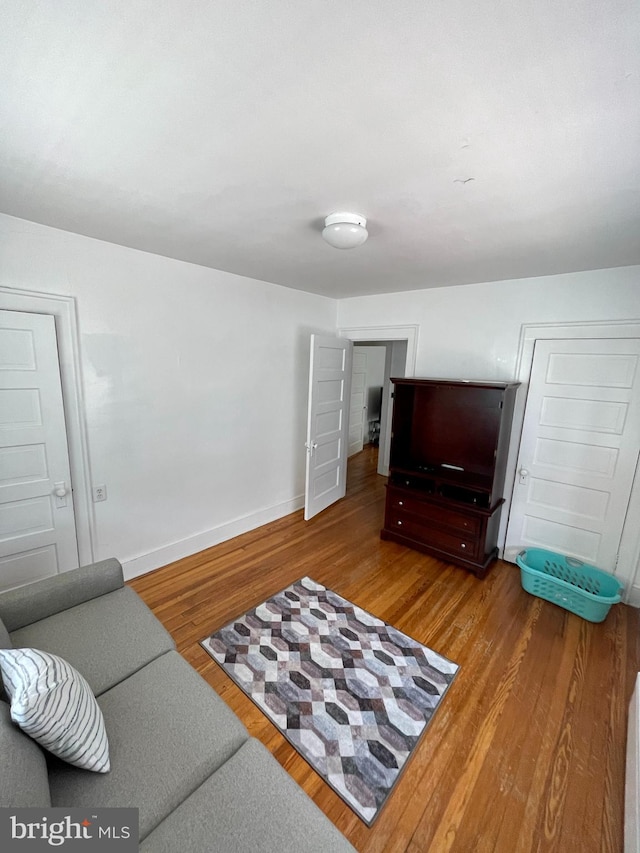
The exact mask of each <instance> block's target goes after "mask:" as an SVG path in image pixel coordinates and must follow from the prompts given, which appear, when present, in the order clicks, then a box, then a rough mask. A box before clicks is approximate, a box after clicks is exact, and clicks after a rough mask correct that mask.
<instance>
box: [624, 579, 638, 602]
mask: <svg viewBox="0 0 640 853" xmlns="http://www.w3.org/2000/svg"><path fill="white" fill-rule="evenodd" d="M626 603H627V604H630V605H631V606H632V607H640V586H638V584H633V586H631V587H629V595H628V596H627V601H626Z"/></svg>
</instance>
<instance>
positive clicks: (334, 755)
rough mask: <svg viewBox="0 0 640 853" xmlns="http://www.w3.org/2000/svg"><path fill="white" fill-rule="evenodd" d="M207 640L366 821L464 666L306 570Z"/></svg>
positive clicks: (209, 648)
mask: <svg viewBox="0 0 640 853" xmlns="http://www.w3.org/2000/svg"><path fill="white" fill-rule="evenodd" d="M201 644H202V646H203V648H204V649H205V650H206V651H207V652H209V654H210V655H211V656H212V657H213V659H214V660H215V661H217V662H218V663H219V664H220V666H222V667H223V669H224V670H225V672H227V673H228V675H229V676H230V677H231V678H232V679H233V680H234V681H235V682H236V684H237V685H238V686H239V687H240V688H241V689H242V690H243V691H244V692H245V693H246V694H247V696H249V697H250V698H251V699H252V700H253V701H254V702H255V704H256V705H257V706H258V707H259V708H260V709H261V710H262V711H263V712H264V713H265V714H266V715H267V717H269V719H270V720H271V721H272V722H273V723H275V725H276V726H277V727H278V728H279V729H280V731H281V732H282V733H283V734H284V736H285V737H286V738H287V739H288V740H289V741H290V743H291V744H292V745H293V746H294V747H295V748H296V749H297V750H298V752H299V753H300V754H301V755H302V756H303V757H304V758H305V759H306V761H308V762H309V764H310V765H311V766H312V767H313V768H314V770H316V771H317V772H318V773H319V774H320V776H321V777H322V778H323V779H324V780H325V781H326V782H327V783H328V784H329V785H330V786H331V787H332V788H333V789H334V791H335V792H336V793H337V794H338V795H339V796H340V797H342V799H343V800H344V801H345V802H346V803H347V804H348V805H349V806H350V807H351V808H352V809H353V810H354V811H355V813H356V814H357V815H358V816H359V817H360V818H361V819H362V820H363V821H364V822H365V823H366V824H367V825H368V826H370V825H371V824H372V823H373V821H374V820H375V818H376V817H377V815H378V813H379V811H380V808H381V807H382V805H383V804H384V802H385V800H386V799H387V797H388V796H389V794H390V793H391V790H392V789H393V787H394V785H395V783H396V782H397V781H398V778H399V776H400V773H401V771H402V769H403V768H404V766H405V765H406V762H407V760H408V758H409V756H410V755H411V753H412V752H413V750H414V749H415V748H416V745H417V744H418V741H419V740H420V737H421V735H422V734H423V733H424V731H425V729H426V726H427V724H428V723H429V721H430V720H431V718H432V716H433V714H434V711H435V709H436V708H437V706H438V704H439V703H440V701H441V700H442V698H443V696H444V694H445V693H446V691H447V688H448V687H449V685H450V684H451V682H452V680H453V678H454V676H455V674H456V672H457V669H458V666H457V665H456V664H455V663H452V662H451V661H450V660H447V658H445V657H442V655H439V654H437V653H436V652H434V651H432V650H431V649H429V648H427V647H426V646H423V645H422V644H421V643H418V642H416V641H415V640H412V639H411V638H410V637H407V636H406V635H405V634H402V633H401V632H400V631H397V630H396V629H395V628H393V627H391V625H388V624H387V623H386V622H383V621H382V620H381V619H377V618H376V617H375V616H372V615H371V614H370V613H367V612H366V611H365V610H362V609H361V608H360V607H357V606H356V605H355V604H352V603H351V602H350V601H347V600H346V599H344V598H342V597H341V596H339V595H337V594H336V593H335V592H332V591H331V590H330V589H326V588H325V587H324V586H322V585H321V584H319V583H316V582H315V581H313V580H311V579H310V578H307V577H305V578H302V579H301V580H299V581H297V582H296V583H294V584H292V585H291V586H290V587H288V588H287V589H284V590H282V592H279V593H278V594H277V595H274V596H273V597H272V598H270V599H269V600H268V601H265V602H264V603H263V604H261V605H260V606H259V607H256V608H255V609H254V610H251V611H249V612H248V613H245V614H244V616H240V617H239V618H238V619H234V620H233V622H230V623H229V624H228V625H226V626H225V627H224V628H221V629H220V630H219V631H216V632H215V633H214V634H212V635H211V636H210V637H207V638H206V639H205V640H202V641H201Z"/></svg>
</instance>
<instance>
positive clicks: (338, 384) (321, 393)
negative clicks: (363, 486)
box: [304, 335, 353, 520]
mask: <svg viewBox="0 0 640 853" xmlns="http://www.w3.org/2000/svg"><path fill="white" fill-rule="evenodd" d="M352 352H353V344H352V343H351V341H349V340H347V339H346V338H328V337H323V336H320V335H311V356H310V359H309V411H308V419H307V441H306V444H305V446H306V449H307V471H306V482H305V505H304V517H305V519H306V520H308V519H310V518H313V516H314V515H317V514H318V513H319V512H321V511H322V510H323V509H326V508H327V507H328V506H330V505H331V504H332V503H335V501H337V500H339V499H340V498H343V497H344V496H345V492H346V489H347V438H348V431H349V423H348V421H349V401H350V391H351V388H350V386H351V360H352Z"/></svg>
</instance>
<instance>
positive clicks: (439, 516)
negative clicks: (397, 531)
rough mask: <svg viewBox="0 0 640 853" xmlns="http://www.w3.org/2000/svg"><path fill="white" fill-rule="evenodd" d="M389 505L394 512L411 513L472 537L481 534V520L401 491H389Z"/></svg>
mask: <svg viewBox="0 0 640 853" xmlns="http://www.w3.org/2000/svg"><path fill="white" fill-rule="evenodd" d="M387 505H388V508H389V509H390V510H391V511H393V512H396V513H404V512H410V513H411V514H412V515H417V516H419V517H420V518H423V519H424V520H425V521H426V522H427V523H428V522H434V523H435V524H444V525H446V526H447V527H451V528H453V529H454V530H459V531H460V532H462V533H467V534H468V535H470V536H476V535H477V534H478V533H479V532H480V527H481V521H480V519H479V518H477V517H474V516H472V515H468V514H467V513H464V512H458V511H457V510H455V509H450V508H449V507H446V506H440V505H438V504H435V503H430V502H429V501H422V500H420V499H419V498H416V497H413V496H412V495H409V494H407V493H406V492H403V491H400V490H396V489H390V490H389V494H388V495H387Z"/></svg>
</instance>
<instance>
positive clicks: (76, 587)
mask: <svg viewBox="0 0 640 853" xmlns="http://www.w3.org/2000/svg"><path fill="white" fill-rule="evenodd" d="M123 586H124V575H123V573H122V566H121V565H120V563H119V562H118V560H116V559H115V558H113V557H111V558H109V559H108V560H101V561H100V562H98V563H91V564H90V565H88V566H81V567H80V568H79V569H72V570H71V571H69V572H62V573H61V574H59V575H54V576H53V577H50V578H44V579H43V580H40V581H35V582H34V583H30V584H26V585H25V586H19V587H18V588H17V589H9V590H7V591H6V592H2V593H0V618H1V619H2V621H3V622H4V624H5V626H6V628H7V630H8V631H17V630H18V628H24V627H25V625H31V624H32V623H33V622H39V621H40V620H41V619H46V617H47V616H53V615H54V614H55V613H60V612H61V611H62V610H68V609H69V608H70V607H75V606H76V605H77V604H82V603H83V602H85V601H90V600H91V599H92V598H99V597H100V596H101V595H105V594H106V593H108V592H113V591H114V590H116V589H120V587H123Z"/></svg>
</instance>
